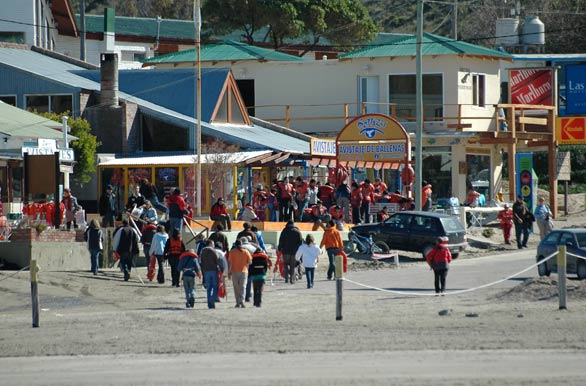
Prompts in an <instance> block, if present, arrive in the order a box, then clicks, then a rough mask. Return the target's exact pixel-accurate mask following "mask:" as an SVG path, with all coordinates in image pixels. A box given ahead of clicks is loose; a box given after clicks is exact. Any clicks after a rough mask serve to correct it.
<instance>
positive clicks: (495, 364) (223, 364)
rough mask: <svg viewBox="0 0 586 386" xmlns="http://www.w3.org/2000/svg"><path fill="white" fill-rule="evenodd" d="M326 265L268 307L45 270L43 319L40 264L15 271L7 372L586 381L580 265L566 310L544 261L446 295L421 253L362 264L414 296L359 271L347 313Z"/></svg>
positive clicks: (515, 264) (495, 266) (54, 381)
mask: <svg viewBox="0 0 586 386" xmlns="http://www.w3.org/2000/svg"><path fill="white" fill-rule="evenodd" d="M533 262H534V252H533V251H531V250H526V251H520V252H518V251H516V250H511V251H509V252H507V253H504V254H503V253H501V254H499V255H496V256H483V257H477V258H464V259H458V260H456V261H455V262H454V263H453V265H452V269H451V271H450V274H449V276H448V287H449V288H450V289H451V290H462V289H466V288H471V287H476V286H480V285H482V284H485V283H488V282H491V281H496V280H498V279H502V278H504V277H506V276H508V275H510V274H512V273H516V272H519V271H521V270H522V269H524V268H526V267H528V266H530V265H531V264H533ZM325 265H327V264H322V265H321V267H320V269H319V272H318V275H317V277H316V283H315V288H313V289H310V290H308V289H306V288H305V283H304V282H303V281H301V282H298V283H296V284H295V285H290V284H285V283H284V282H283V280H282V279H280V278H279V279H276V280H275V281H274V283H273V285H271V282H270V280H269V281H268V283H267V287H266V291H265V293H264V300H263V307H262V308H260V309H257V308H253V307H251V306H248V307H247V308H246V309H235V308H233V304H234V303H233V293H232V289H231V286H229V288H228V301H223V302H222V303H220V304H218V308H217V309H216V310H208V309H206V303H205V298H204V296H205V293H204V291H203V290H202V289H201V287H198V289H197V294H196V295H197V299H196V305H195V309H193V310H186V309H185V308H184V294H183V290H182V289H177V288H171V286H170V283H166V284H165V285H158V284H156V283H149V282H146V283H145V284H142V283H141V282H140V281H139V280H138V279H137V275H136V273H133V275H132V279H131V281H129V282H126V283H125V282H124V281H122V275H121V273H120V272H119V271H116V270H106V271H104V272H102V273H100V274H99V275H98V276H97V277H94V276H93V275H91V274H90V273H89V272H69V273H49V272H45V273H42V274H41V282H40V286H39V292H40V294H41V308H42V311H41V321H40V322H41V326H40V328H36V329H33V328H31V309H30V284H29V282H28V279H29V276H28V272H22V273H20V274H17V275H15V276H13V277H8V276H9V274H11V272H9V271H3V272H1V273H0V292H1V293H2V298H1V299H2V300H1V301H0V326H2V327H1V330H0V385H69V384H70V385H78V384H79V385H94V384H95V385H105V384H124V385H134V384H140V385H149V384H153V385H155V384H156V385H165V384H175V385H177V384H187V383H189V382H190V379H193V377H196V379H199V380H202V381H204V382H203V383H202V384H209V383H211V381H212V380H214V383H217V384H228V383H233V382H238V383H239V384H243V385H247V384H250V385H252V384H255V385H263V384H267V385H269V384H280V385H288V384H295V385H315V384H317V385H321V384H323V385H329V384H334V383H335V384H340V385H353V384H360V385H369V384H373V385H377V384H380V385H383V384H391V383H393V384H405V385H432V384H433V385H437V384H440V385H441V384H446V385H448V384H449V385H454V384H456V385H458V384H461V385H497V384H498V385H518V384H532V385H533V384H539V385H541V384H543V385H557V384H560V383H561V379H562V377H563V382H564V384H568V385H582V384H583V377H581V376H580V375H581V373H580V371H581V370H580V369H582V368H583V366H582V364H583V363H584V359H586V358H585V357H586V351H585V350H584V346H585V344H586V332H585V328H584V326H586V301H585V299H586V283H582V282H579V281H577V280H574V279H573V277H571V278H570V279H571V280H570V281H569V283H568V294H569V298H568V310H565V311H560V310H558V299H557V295H556V294H557V284H556V282H555V279H556V277H555V275H552V277H551V278H537V272H536V269H532V270H530V271H528V272H526V273H523V274H521V275H519V277H517V278H515V279H511V280H506V281H504V282H502V283H499V284H497V285H495V286H493V287H489V288H486V289H482V290H478V291H472V292H467V293H463V294H459V295H448V296H445V297H435V296H430V295H432V291H431V288H432V277H433V275H432V274H431V272H430V271H429V270H428V268H427V267H426V266H425V265H424V264H423V263H422V262H420V261H416V260H409V262H407V263H405V264H402V265H401V266H400V267H399V268H398V269H397V268H390V267H389V266H388V265H380V266H379V265H376V266H374V268H373V266H370V265H368V264H366V265H365V264H361V263H357V264H354V265H351V271H350V272H349V273H348V274H347V278H348V279H349V280H353V281H356V282H359V283H365V284H368V285H370V286H373V287H381V288H384V289H386V290H390V291H398V292H407V293H409V295H406V294H402V293H391V292H380V291H375V290H372V289H369V288H364V287H361V286H358V285H356V284H353V283H350V282H345V283H344V288H345V291H344V308H343V312H344V319H343V320H342V321H336V320H335V283H334V282H332V281H327V280H325V269H326V266H325ZM375 268H378V269H375ZM139 273H140V275H141V277H142V278H143V279H144V274H145V271H144V269H141V270H139ZM167 273H168V272H167ZM411 294H418V295H416V296H413V295H411ZM422 295H423V296H422ZM248 304H249V303H247V305H248ZM440 314H445V315H440ZM256 369H261V370H262V371H261V372H258V373H257V372H256ZM41 373H42V375H40V374H41ZM190 374H191V375H190ZM438 377H439V378H438ZM208 380H209V382H207V381H208Z"/></svg>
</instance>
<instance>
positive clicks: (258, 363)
mask: <svg viewBox="0 0 586 386" xmlns="http://www.w3.org/2000/svg"><path fill="white" fill-rule="evenodd" d="M585 361H586V352H584V351H559V350H529V351H508V350H499V351H395V352H362V353H288V354H281V355H279V354H276V353H260V354H254V355H247V354H244V353H240V354H203V355H202V354H184V355H181V356H176V355H140V356H111V355H107V356H99V357H92V356H86V357H43V358H7V359H0V385H12V386H20V385H23V386H25V385H26V386H40V385H43V386H47V385H61V386H67V385H77V386H90V385H101V386H103V385H141V386H150V385H153V386H155V385H156V386H164V385H174V386H177V385H187V384H190V385H191V384H199V385H212V384H213V385H216V386H220V385H234V384H238V385H240V386H247V385H255V386H258V385H296V386H302V385H339V386H346V385H361V386H365V385H391V384H400V385H499V386H500V385H521V384H524V385H525V384H527V385H528V384H531V385H559V384H564V385H583V384H584V373H583V367H582V366H581V365H580V364H583V363H584V362H585Z"/></svg>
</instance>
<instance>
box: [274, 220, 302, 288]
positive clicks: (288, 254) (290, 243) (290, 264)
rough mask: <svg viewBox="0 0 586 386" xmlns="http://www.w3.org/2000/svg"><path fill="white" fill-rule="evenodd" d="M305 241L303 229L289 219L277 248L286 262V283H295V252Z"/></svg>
mask: <svg viewBox="0 0 586 386" xmlns="http://www.w3.org/2000/svg"><path fill="white" fill-rule="evenodd" d="M302 243H303V237H302V236H301V231H300V230H299V228H297V227H296V226H295V223H294V222H293V220H289V221H287V224H286V225H285V228H283V231H282V232H281V235H280V236H279V244H278V246H277V250H278V251H279V252H281V253H282V255H283V263H284V264H285V283H287V282H289V283H291V284H294V283H295V253H297V249H298V248H299V246H300V245H301V244H302Z"/></svg>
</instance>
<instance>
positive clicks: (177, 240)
mask: <svg viewBox="0 0 586 386" xmlns="http://www.w3.org/2000/svg"><path fill="white" fill-rule="evenodd" d="M183 252H185V244H183V239H182V238H181V234H180V233H179V229H177V228H175V229H173V234H172V236H171V237H169V240H167V243H166V244H165V252H164V254H165V256H167V259H168V260H169V265H170V266H171V286H172V287H179V271H178V270H177V266H178V265H179V256H181V254H182V253H183Z"/></svg>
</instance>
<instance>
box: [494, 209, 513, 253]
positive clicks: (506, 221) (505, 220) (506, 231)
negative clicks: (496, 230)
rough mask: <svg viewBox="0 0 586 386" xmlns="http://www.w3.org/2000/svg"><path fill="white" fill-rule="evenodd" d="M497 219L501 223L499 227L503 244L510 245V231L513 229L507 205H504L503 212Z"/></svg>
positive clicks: (510, 212) (511, 215) (511, 214)
mask: <svg viewBox="0 0 586 386" xmlns="http://www.w3.org/2000/svg"><path fill="white" fill-rule="evenodd" d="M497 219H499V220H500V221H501V223H500V226H501V228H502V229H503V235H504V236H505V244H510V243H511V229H512V228H513V211H512V210H511V208H509V204H505V206H504V208H503V210H501V211H500V212H499V214H498V216H497Z"/></svg>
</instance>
